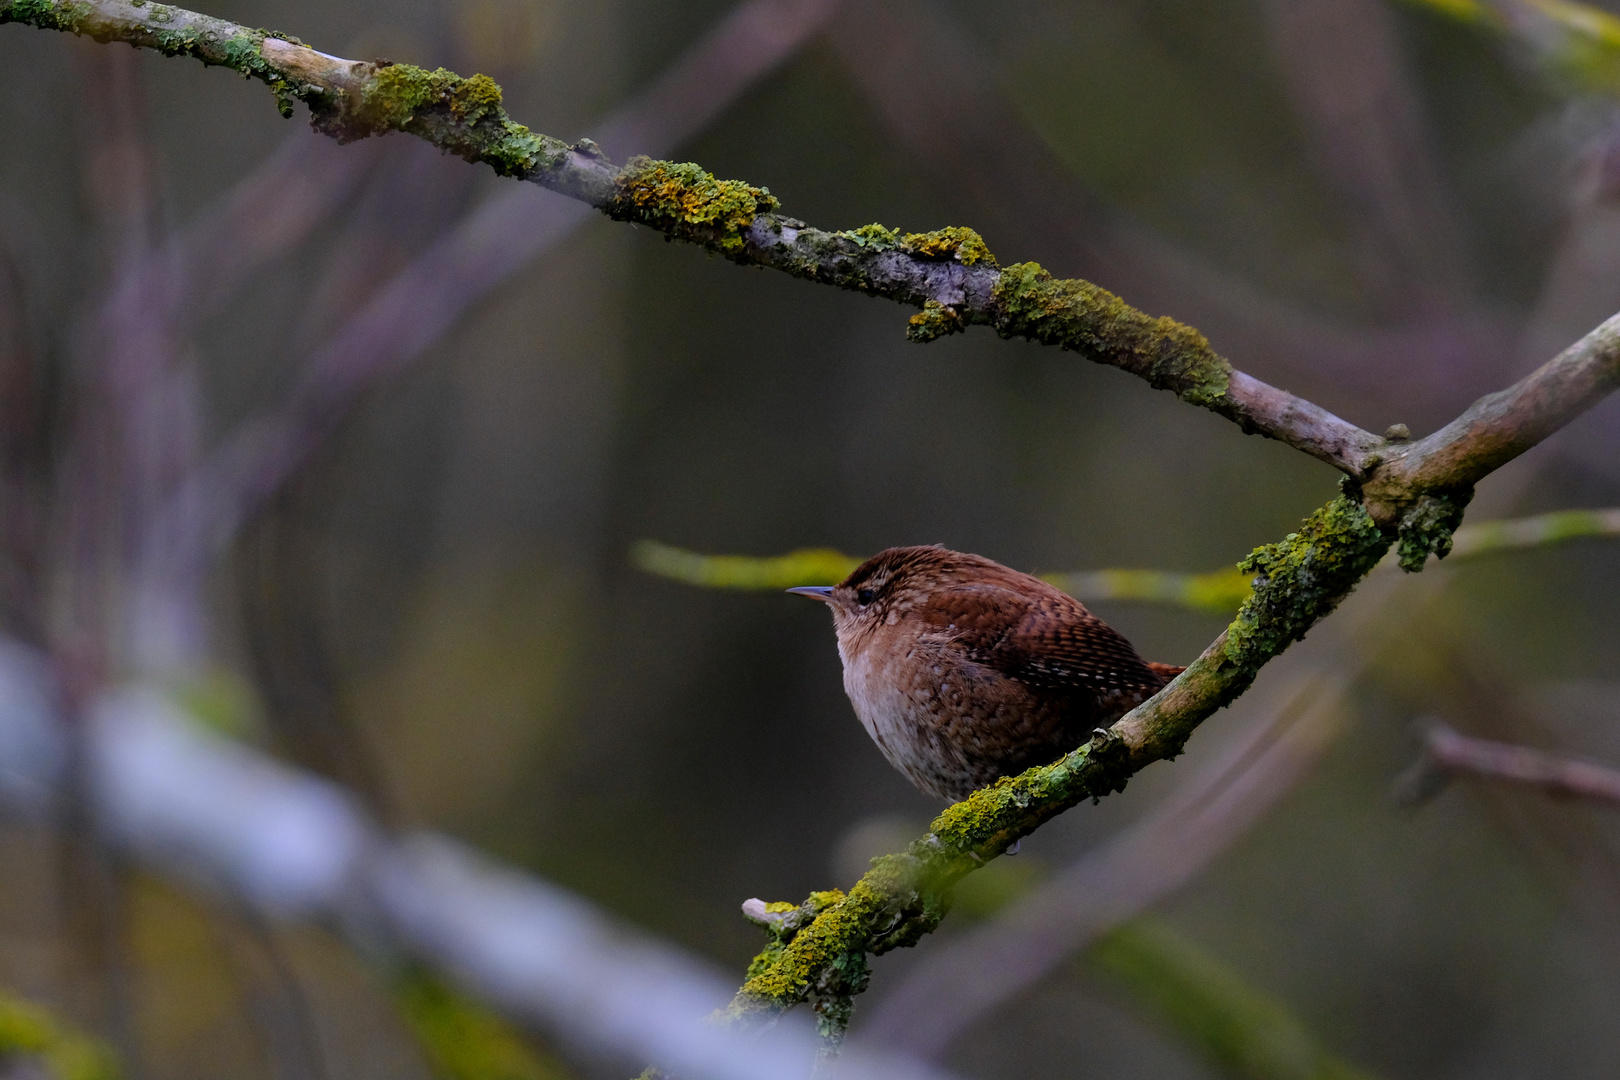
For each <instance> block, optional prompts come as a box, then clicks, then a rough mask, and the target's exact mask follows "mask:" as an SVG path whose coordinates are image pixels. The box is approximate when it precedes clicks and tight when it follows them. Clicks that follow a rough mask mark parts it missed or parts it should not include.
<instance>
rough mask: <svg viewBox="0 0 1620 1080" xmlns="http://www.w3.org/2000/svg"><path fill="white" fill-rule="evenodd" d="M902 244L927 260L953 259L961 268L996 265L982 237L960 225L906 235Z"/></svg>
mask: <svg viewBox="0 0 1620 1080" xmlns="http://www.w3.org/2000/svg"><path fill="white" fill-rule="evenodd" d="M902 242H903V243H904V244H905V245H906V247H908V248H910V249H911V250H912V251H914V252H916V253H917V254H918V255H921V256H923V257H924V258H928V259H955V260H956V261H957V262H959V263H961V264H962V265H963V266H973V265H974V264H976V263H981V262H982V263H987V264H989V265H990V266H995V265H997V263H996V257H995V256H994V255H992V254H990V248H989V246H988V245H987V244H986V243H985V242H984V237H982V236H980V235H979V234H978V233H976V232H974V231H973V230H972V229H967V228H963V227H962V226H960V225H952V226H950V227H949V228H944V229H935V230H934V231H933V232H925V233H907V234H906V235H905V238H904V240H903V241H902Z"/></svg>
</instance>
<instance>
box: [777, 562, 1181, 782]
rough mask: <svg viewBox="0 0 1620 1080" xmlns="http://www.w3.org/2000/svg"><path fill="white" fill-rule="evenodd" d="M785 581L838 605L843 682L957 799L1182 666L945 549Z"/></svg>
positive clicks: (1008, 574) (902, 751) (903, 753)
mask: <svg viewBox="0 0 1620 1080" xmlns="http://www.w3.org/2000/svg"><path fill="white" fill-rule="evenodd" d="M788 591H789V592H792V593H798V594H799V595H801V596H809V597H813V598H814V599H817V600H824V601H826V603H827V605H828V606H829V607H831V608H832V616H833V627H834V629H836V630H837V632H838V655H839V658H840V659H842V660H843V662H844V691H845V692H846V693H847V694H849V700H850V702H851V703H852V704H853V705H854V706H855V715H856V716H858V717H860V720H861V724H862V726H863V727H865V728H866V732H867V734H868V735H870V736H872V741H873V742H875V743H877V745H878V749H879V750H881V751H882V752H883V756H884V757H886V758H888V760H889V764H891V765H893V766H894V767H895V768H897V769H899V770H900V771H901V772H902V773H904V774H905V775H906V778H907V779H909V780H910V781H911V782H912V783H913V784H915V785H917V787H919V788H921V789H922V790H923V791H925V792H927V793H928V794H930V795H934V796H937V797H939V798H942V799H949V800H951V801H953V802H954V801H957V800H960V799H964V798H966V797H967V796H968V795H969V794H971V793H972V792H974V791H976V790H978V789H979V788H982V787H985V786H987V785H989V784H991V783H993V782H994V781H995V780H996V778H997V777H1001V776H1011V775H1015V774H1017V773H1021V772H1023V771H1024V770H1025V769H1028V768H1030V767H1031V766H1034V765H1045V764H1048V763H1050V762H1053V761H1056V760H1057V759H1058V758H1060V757H1062V756H1063V755H1064V754H1066V753H1068V752H1069V751H1070V750H1073V749H1075V748H1076V747H1078V746H1079V745H1080V744H1081V743H1083V742H1085V741H1086V740H1087V739H1089V738H1090V737H1091V734H1092V732H1093V731H1094V730H1095V729H1096V728H1099V727H1104V726H1106V725H1108V724H1111V723H1113V722H1114V721H1115V720H1118V719H1119V718H1120V717H1121V716H1124V715H1125V714H1126V713H1127V712H1129V711H1130V710H1131V709H1132V708H1134V707H1135V706H1137V705H1139V704H1141V703H1142V702H1144V701H1146V700H1147V699H1148V698H1150V697H1152V696H1153V695H1154V694H1156V693H1158V691H1159V689H1160V688H1161V687H1163V686H1164V685H1165V683H1166V682H1168V681H1169V680H1170V679H1171V678H1174V677H1175V676H1176V675H1178V674H1180V673H1181V671H1182V669H1181V668H1179V667H1174V666H1172V665H1169V664H1154V663H1148V662H1147V661H1145V660H1143V659H1142V658H1141V657H1140V656H1138V655H1137V654H1136V650H1135V649H1133V648H1131V643H1130V642H1128V641H1126V640H1125V639H1124V638H1123V637H1121V636H1120V635H1119V633H1117V632H1116V631H1115V630H1114V629H1113V628H1112V627H1110V626H1109V625H1108V624H1107V623H1105V622H1103V621H1102V620H1101V619H1099V618H1097V616H1095V615H1093V614H1092V613H1091V612H1089V611H1087V610H1086V609H1085V606H1084V605H1082V604H1081V603H1080V602H1079V601H1078V600H1076V599H1074V598H1073V597H1072V596H1069V595H1068V594H1067V593H1064V592H1061V591H1060V590H1058V589H1056V588H1054V587H1053V586H1051V585H1048V584H1047V583H1046V582H1044V581H1042V580H1040V579H1039V578H1036V577H1031V576H1030V575H1028V574H1022V573H1019V572H1018V571H1017V570H1013V569H1010V568H1009V567H1005V566H1002V565H1001V564H1000V563H997V562H992V561H991V560H989V559H986V558H984V557H983V556H980V555H968V554H964V553H963V552H960V551H951V550H949V549H947V548H943V547H937V546H936V547H894V548H889V549H888V550H886V551H880V552H878V553H877V554H876V555H874V556H872V557H871V558H870V559H868V560H866V562H864V563H862V564H861V565H860V566H858V567H856V569H855V571H854V572H853V573H852V574H850V575H849V577H847V578H845V579H844V581H843V582H842V583H841V584H839V585H833V586H803V587H800V588H797V589H789V590H788Z"/></svg>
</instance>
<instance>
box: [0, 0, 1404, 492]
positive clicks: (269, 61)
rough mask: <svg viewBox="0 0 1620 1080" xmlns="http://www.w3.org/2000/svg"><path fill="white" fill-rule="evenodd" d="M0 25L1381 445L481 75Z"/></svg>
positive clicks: (15, 14)
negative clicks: (559, 130) (268, 96)
mask: <svg viewBox="0 0 1620 1080" xmlns="http://www.w3.org/2000/svg"><path fill="white" fill-rule="evenodd" d="M5 22H20V23H27V24H29V25H32V26H36V27H40V28H43V29H50V30H62V31H67V32H71V33H75V34H84V35H87V36H89V37H92V38H94V39H95V40H97V41H104V42H112V41H123V42H126V43H128V44H131V45H134V46H137V47H140V48H148V49H156V50H158V51H160V52H163V53H165V54H167V55H170V56H189V57H192V58H194V59H197V60H201V61H202V62H203V63H205V64H213V65H218V66H222V67H228V68H231V69H232V70H234V71H238V72H240V73H241V74H242V75H244V76H246V77H249V78H255V79H258V80H260V81H262V82H264V83H265V84H266V85H267V86H269V87H270V89H271V90H272V92H274V94H275V96H276V101H277V104H278V107H279V108H280V109H281V110H282V112H283V113H284V114H287V115H290V114H291V111H292V108H293V103H294V102H295V101H303V102H304V103H305V104H307V105H308V106H309V109H310V113H311V117H312V122H313V124H314V126H315V128H316V129H317V130H319V131H322V132H324V133H325V134H328V135H331V136H332V137H334V138H337V139H339V140H342V141H351V140H354V139H361V138H366V137H368V136H371V135H379V134H383V133H385V132H389V131H404V132H407V133H409V134H412V135H416V136H418V137H420V138H423V139H426V140H427V141H429V142H431V143H433V144H434V145H435V146H438V147H440V148H441V149H443V150H444V151H445V152H447V153H453V154H456V155H458V156H460V157H463V158H465V159H467V160H468V161H481V162H483V163H485V164H487V165H489V166H490V167H491V168H493V169H494V170H495V171H496V172H497V173H499V174H500V175H502V176H510V177H515V178H518V179H522V180H528V181H532V182H534V183H537V184H541V185H543V186H545V187H548V188H550V189H552V190H554V191H558V192H561V193H562V194H565V195H568V196H571V197H573V198H577V199H581V200H583V201H584V202H586V203H589V204H590V205H591V206H593V207H596V208H597V209H598V210H601V211H602V212H603V213H605V214H607V215H608V216H609V217H612V218H615V219H617V220H621V221H631V222H636V223H638V224H641V225H646V226H648V227H650V228H654V229H657V230H659V231H661V232H663V233H664V234H665V235H666V236H667V237H669V238H671V239H675V240H683V241H687V242H689V243H694V244H698V245H700V246H702V247H705V248H708V249H709V250H711V251H715V252H718V253H719V254H721V255H724V256H725V257H726V258H728V259H731V260H733V261H736V262H740V263H747V264H750V265H756V266H764V267H770V268H773V269H777V270H782V271H784V272H786V273H790V274H793V275H794V276H796V277H802V278H806V279H809V280H812V281H819V282H822V283H824V284H829V285H836V286H839V287H840V288H846V289H853V290H856V291H859V292H863V293H866V294H868V295H871V296H878V297H884V298H887V299H891V300H896V301H898V302H900V303H903V304H907V305H910V306H913V307H916V308H918V309H920V310H919V313H918V314H917V315H915V316H913V317H912V319H911V325H910V328H909V330H908V335H909V336H910V337H911V338H912V339H913V340H915V341H931V340H933V339H935V338H937V337H940V336H943V335H945V334H950V333H955V332H957V331H960V330H963V329H965V328H966V327H968V326H970V325H983V326H988V327H990V328H992V329H994V330H995V331H996V332H997V333H999V334H1001V335H1002V336H1004V337H1025V338H1029V339H1031V340H1034V341H1039V342H1042V343H1044V344H1048V345H1057V346H1059V347H1061V348H1065V349H1069V350H1072V351H1074V352H1078V353H1080V354H1081V355H1084V356H1086V357H1087V358H1089V359H1092V360H1095V361H1097V362H1099V363H1104V364H1110V365H1113V366H1115V367H1118V368H1121V369H1123V370H1125V371H1128V372H1130V373H1132V374H1134V375H1137V376H1139V377H1141V378H1143V379H1145V380H1147V381H1148V382H1149V383H1150V384H1151V385H1153V386H1155V387H1158V388H1159V389H1163V390H1170V391H1172V392H1174V393H1175V394H1177V395H1178V396H1180V397H1181V398H1183V399H1184V400H1186V401H1189V402H1192V403H1193V404H1196V405H1200V406H1203V407H1204V408H1208V409H1211V410H1213V411H1214V412H1217V413H1219V414H1221V415H1222V416H1225V417H1227V418H1229V419H1231V420H1233V421H1234V422H1236V423H1237V424H1239V425H1240V426H1241V427H1242V428H1243V430H1245V431H1248V432H1254V433H1258V434H1262V435H1266V436H1269V437H1271V438H1275V439H1279V440H1281V441H1283V442H1285V443H1288V444H1289V445H1291V446H1295V447H1297V448H1299V449H1300V450H1303V451H1304V452H1306V453H1308V454H1311V455H1312V456H1313V457H1317V458H1320V459H1322V460H1323V461H1327V462H1329V463H1331V464H1332V465H1334V466H1335V467H1337V468H1339V469H1342V470H1343V471H1345V472H1346V473H1348V474H1350V475H1352V476H1358V477H1359V476H1362V475H1364V474H1366V473H1367V472H1368V470H1369V469H1371V468H1372V467H1373V466H1374V465H1376V463H1377V459H1378V455H1379V453H1380V451H1381V450H1382V448H1383V447H1384V445H1385V443H1384V440H1382V439H1380V438H1379V437H1377V436H1375V435H1372V434H1371V433H1369V432H1366V431H1363V430H1362V429H1360V428H1358V427H1356V426H1355V425H1354V424H1351V423H1349V422H1347V421H1345V420H1342V419H1340V418H1338V417H1336V416H1334V415H1332V414H1331V413H1329V412H1327V411H1326V410H1324V409H1321V408H1319V407H1318V406H1316V405H1313V404H1311V403H1310V402H1308V401H1305V400H1303V399H1300V398H1297V397H1295V396H1294V395H1292V394H1289V393H1287V392H1285V391H1282V390H1279V389H1277V388H1276V387H1273V386H1268V385H1267V384H1265V383H1263V382H1261V381H1259V380H1258V379H1254V378H1252V377H1250V376H1247V375H1244V374H1242V373H1241V372H1238V371H1235V370H1234V369H1233V368H1232V366H1231V365H1230V364H1229V363H1228V362H1227V361H1226V360H1225V359H1224V358H1222V357H1221V356H1220V355H1219V354H1217V353H1216V352H1215V350H1214V349H1213V348H1212V347H1211V346H1210V344H1209V342H1208V341H1207V340H1205V338H1204V336H1203V335H1202V334H1200V333H1199V332H1198V331H1197V330H1194V329H1193V328H1191V327H1189V326H1185V325H1183V324H1181V323H1178V322H1176V321H1175V320H1173V319H1169V318H1165V317H1155V316H1150V315H1147V314H1145V313H1143V312H1141V311H1138V310H1137V309H1135V308H1133V307H1131V306H1130V305H1129V304H1127V303H1125V302H1124V301H1123V300H1121V299H1120V298H1119V297H1117V296H1115V295H1114V294H1113V293H1110V292H1108V291H1107V290H1106V289H1103V288H1100V287H1098V286H1096V285H1093V284H1091V283H1090V282H1086V281H1078V280H1065V279H1061V278H1055V277H1053V276H1052V275H1051V274H1049V273H1048V272H1047V271H1046V270H1044V269H1042V268H1041V267H1040V266H1039V265H1037V264H1035V263H1014V264H1011V265H1008V266H1005V267H1004V266H1002V265H1001V264H1000V263H999V262H998V261H997V260H996V258H995V257H994V256H993V255H992V254H991V253H990V250H989V249H988V247H986V245H985V243H984V241H983V240H982V239H981V238H980V237H979V235H978V234H977V233H976V232H974V231H973V230H972V229H966V228H946V229H939V230H936V231H933V232H924V233H901V232H898V231H896V230H893V229H889V228H887V227H885V226H882V225H867V226H863V227H861V228H858V229H853V230H848V231H828V230H824V229H816V228H812V227H811V226H809V225H807V224H805V223H804V222H802V221H799V220H798V219H796V218H792V217H789V216H787V215H785V214H782V213H780V212H779V211H780V209H781V204H780V203H779V202H778V200H777V199H776V197H775V196H773V195H772V194H771V193H770V191H769V190H768V189H766V188H763V187H755V186H753V185H751V184H747V183H744V182H742V181H739V180H721V179H717V178H716V177H714V176H712V175H710V174H709V173H707V172H705V171H704V170H703V169H701V168H700V167H698V166H696V165H692V164H677V163H673V162H667V161H654V160H650V159H647V158H632V159H631V160H630V162H629V163H628V164H626V165H624V166H623V167H619V166H616V165H614V164H613V163H612V162H610V161H608V160H607V158H606V157H605V156H603V154H602V152H601V151H600V150H599V149H598V148H597V146H596V145H595V144H594V143H593V142H591V141H590V140H588V139H582V140H580V141H578V142H575V143H572V144H570V143H567V142H564V141H563V140H561V139H556V138H552V137H551V136H547V135H541V134H538V133H536V132H533V131H530V130H529V129H528V128H527V127H524V126H523V125H522V124H519V123H517V122H515V121H513V120H512V119H511V117H509V116H508V115H507V114H506V111H505V109H504V108H503V106H502V100H501V90H500V87H499V86H497V85H496V84H495V82H494V81H493V80H491V79H490V78H489V77H488V76H485V75H473V76H471V77H469V78H463V77H461V76H460V75H457V74H455V73H454V72H450V71H446V70H444V69H443V68H440V69H438V70H436V71H427V70H425V69H423V68H419V67H415V66H413V65H410V64H391V63H386V62H377V63H368V62H362V61H354V60H345V59H343V58H341V57H335V56H329V55H327V54H325V53H321V52H317V51H316V50H314V49H311V48H309V47H307V46H305V45H304V44H303V43H302V42H299V41H297V40H296V39H293V38H289V37H286V36H284V35H280V34H275V33H270V32H267V31H264V30H256V29H253V28H251V27H246V26H241V25H238V24H236V23H231V22H228V21H225V20H222V19H214V18H210V17H208V16H205V15H199V14H197V13H195V12H191V11H187V10H185V9H182V8H177V7H172V6H170V5H167V4H157V3H146V2H141V0H0V23H5Z"/></svg>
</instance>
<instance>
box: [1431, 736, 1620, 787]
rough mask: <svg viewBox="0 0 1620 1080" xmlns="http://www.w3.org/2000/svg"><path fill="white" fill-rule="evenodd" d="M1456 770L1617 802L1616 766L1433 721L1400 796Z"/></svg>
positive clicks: (1619, 775)
mask: <svg viewBox="0 0 1620 1080" xmlns="http://www.w3.org/2000/svg"><path fill="white" fill-rule="evenodd" d="M1455 776H1473V777H1478V778H1480V779H1484V780H1503V781H1507V782H1510V783H1514V784H1522V785H1524V786H1526V787H1533V788H1539V789H1540V790H1542V791H1544V792H1546V793H1547V794H1549V795H1556V796H1561V797H1564V798H1571V799H1587V800H1590V801H1593V802H1600V803H1607V804H1610V805H1620V769H1616V768H1614V767H1613V766H1609V765H1599V764H1597V763H1596V762H1592V761H1584V760H1582V759H1580V758H1576V757H1570V756H1569V755H1567V754H1557V753H1552V752H1550V751H1546V750H1534V749H1531V748H1530V747H1528V746H1520V745H1518V744H1517V743H1507V742H1498V741H1496V740H1494V739H1476V738H1472V737H1470V736H1467V735H1461V734H1458V733H1457V732H1456V731H1453V730H1452V729H1451V728H1449V727H1447V726H1446V725H1445V724H1442V723H1438V722H1436V723H1434V724H1433V725H1432V726H1431V727H1430V728H1429V730H1428V731H1427V732H1426V733H1425V734H1424V736H1423V755H1422V757H1421V758H1419V760H1418V762H1417V763H1416V764H1415V765H1414V766H1413V768H1412V769H1411V770H1410V771H1409V772H1408V773H1407V774H1406V775H1405V776H1404V777H1402V779H1401V781H1400V791H1401V794H1402V796H1403V797H1404V798H1405V799H1406V800H1408V801H1415V800H1418V799H1422V798H1426V797H1428V796H1430V795H1432V794H1433V793H1434V792H1435V790H1436V789H1437V788H1439V787H1440V786H1442V785H1443V784H1444V782H1445V781H1446V780H1448V779H1450V778H1452V777H1455Z"/></svg>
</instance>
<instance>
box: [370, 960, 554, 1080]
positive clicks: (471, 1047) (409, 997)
mask: <svg viewBox="0 0 1620 1080" xmlns="http://www.w3.org/2000/svg"><path fill="white" fill-rule="evenodd" d="M394 996H395V998H396V999H397V1000H398V1001H399V1006H400V1011H401V1012H402V1013H403V1014H404V1016H405V1019H406V1021H407V1022H408V1023H409V1024H410V1026H411V1030H412V1031H413V1032H414V1033H415V1035H416V1039H417V1041H418V1042H419V1043H421V1045H422V1049H423V1051H424V1052H425V1053H426V1055H427V1058H428V1063H429V1064H430V1065H432V1067H433V1073H434V1075H435V1076H436V1077H438V1080H567V1077H568V1075H569V1072H568V1070H567V1069H566V1068H564V1067H563V1064H562V1063H561V1062H560V1061H557V1060H556V1059H555V1058H552V1057H550V1056H548V1055H545V1054H542V1053H541V1052H539V1051H538V1050H536V1049H535V1048H534V1047H532V1046H530V1045H529V1043H528V1042H526V1041H525V1040H524V1039H523V1037H522V1036H520V1035H519V1034H518V1033H517V1032H516V1031H515V1030H513V1028H512V1026H511V1025H510V1024H509V1023H507V1022H506V1021H505V1020H503V1019H502V1018H501V1017H499V1016H497V1015H496V1014H495V1013H494V1012H492V1011H491V1010H489V1009H487V1008H485V1007H484V1006H483V1005H481V1004H479V1003H478V1002H476V1001H473V1000H471V999H469V998H467V997H466V996H464V995H462V994H461V993H459V992H457V991H456V990H454V989H453V988H451V987H450V986H449V985H447V984H446V983H445V982H444V981H443V980H442V979H440V978H439V977H438V976H436V975H434V974H433V973H432V972H430V971H428V970H426V969H424V968H419V967H414V966H413V967H410V968H408V969H407V970H405V971H404V972H402V973H401V974H400V975H399V977H398V979H397V980H396V981H395V986H394Z"/></svg>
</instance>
